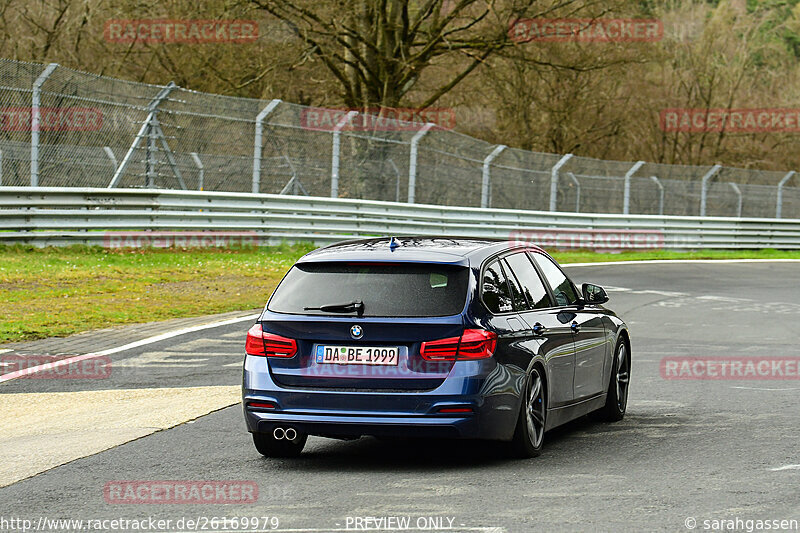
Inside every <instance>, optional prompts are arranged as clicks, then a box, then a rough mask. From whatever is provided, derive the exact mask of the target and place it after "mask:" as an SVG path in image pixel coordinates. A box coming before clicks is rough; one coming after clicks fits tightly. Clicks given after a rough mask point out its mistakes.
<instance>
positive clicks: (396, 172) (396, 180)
mask: <svg viewBox="0 0 800 533" xmlns="http://www.w3.org/2000/svg"><path fill="white" fill-rule="evenodd" d="M389 164H390V165H391V166H392V170H394V187H395V192H394V201H395V202H399V201H400V169H398V168H397V165H395V164H394V160H393V159H389Z"/></svg>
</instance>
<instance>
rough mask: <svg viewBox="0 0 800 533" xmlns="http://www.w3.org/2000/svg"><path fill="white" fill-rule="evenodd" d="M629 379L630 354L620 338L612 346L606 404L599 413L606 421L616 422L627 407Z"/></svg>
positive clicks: (623, 415)
mask: <svg viewBox="0 0 800 533" xmlns="http://www.w3.org/2000/svg"><path fill="white" fill-rule="evenodd" d="M630 380H631V355H630V351H629V350H628V345H627V344H625V341H623V340H622V339H620V340H619V341H617V346H616V348H614V362H613V366H612V367H611V378H610V379H609V383H608V394H607V395H606V405H605V406H604V407H603V408H602V409H601V410H600V414H601V416H602V418H603V420H605V421H606V422H618V421H620V420H622V419H623V418H624V417H625V411H626V410H627V409H628V388H629V385H630Z"/></svg>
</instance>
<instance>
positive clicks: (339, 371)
mask: <svg viewBox="0 0 800 533" xmlns="http://www.w3.org/2000/svg"><path fill="white" fill-rule="evenodd" d="M607 301H608V297H607V295H606V293H605V291H604V290H603V289H602V287H599V286H597V285H592V284H588V283H586V284H583V286H582V288H581V290H578V289H577V287H576V286H575V285H574V284H573V282H572V281H571V280H570V279H569V278H568V277H567V276H566V274H564V272H563V271H562V269H561V268H560V267H559V265H558V264H557V263H556V262H555V261H554V260H553V259H552V258H551V257H550V256H549V255H547V254H546V253H545V252H544V251H543V250H541V249H540V248H537V247H534V246H521V245H520V246H517V245H512V244H510V243H509V242H499V241H491V240H481V239H473V238H452V239H451V238H422V237H401V238H395V237H392V238H376V239H366V240H357V241H348V242H342V243H339V244H334V245H331V246H328V247H325V248H321V249H318V250H315V251H313V252H311V253H309V254H307V255H305V256H304V257H302V258H301V259H300V260H299V261H298V262H297V263H296V264H295V265H294V266H293V267H292V268H291V269H290V270H289V272H288V273H287V274H286V276H285V277H284V278H283V280H282V281H281V283H280V284H279V285H278V287H277V289H276V290H275V292H274V293H273V295H272V297H271V298H270V300H269V302H268V304H267V306H266V308H265V309H264V311H263V313H262V314H261V316H260V317H259V319H258V321H257V322H256V324H255V325H254V326H253V327H252V328H251V329H250V331H249V332H248V334H247V342H246V349H245V351H246V356H245V361H244V381H243V408H244V414H245V420H246V422H247V428H248V430H249V431H250V432H251V433H252V434H253V440H254V442H255V446H256V448H257V450H258V451H259V452H260V453H262V454H263V455H266V456H271V457H281V456H283V457H285V456H293V455H297V454H299V453H300V452H301V451H302V449H303V447H304V446H305V443H306V439H307V437H308V436H309V435H318V436H323V437H332V438H354V437H359V436H363V435H373V436H377V437H393V436H395V437H397V436H399V437H445V438H451V437H452V438H474V439H495V440H502V441H509V448H510V449H511V450H512V451H513V452H514V453H515V455H518V456H523V457H532V456H536V455H538V454H539V453H540V452H541V450H542V445H543V443H544V434H545V432H546V431H547V430H550V429H552V428H554V427H556V426H558V425H561V424H564V423H566V422H568V421H570V420H573V419H575V418H578V417H580V416H583V415H586V414H589V413H592V412H597V413H599V414H601V415H602V416H603V417H604V418H605V419H607V420H610V421H615V420H620V419H622V417H623V416H624V414H625V409H626V406H627V398H628V384H629V376H630V366H631V361H630V353H631V352H630V338H629V335H628V330H627V327H626V325H625V323H624V322H623V321H622V320H621V319H620V318H618V317H617V316H616V315H615V314H614V313H613V312H612V311H610V310H609V309H607V308H605V307H604V306H603V304H605V303H606V302H607Z"/></svg>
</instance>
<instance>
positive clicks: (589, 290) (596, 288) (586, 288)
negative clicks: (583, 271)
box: [581, 283, 608, 305]
mask: <svg viewBox="0 0 800 533" xmlns="http://www.w3.org/2000/svg"><path fill="white" fill-rule="evenodd" d="M581 292H583V301H584V303H585V304H586V305H600V304H604V303H606V302H607V301H608V294H606V290H605V289H604V288H603V287H601V286H600V285H594V284H592V283H584V284H583V286H582V287H581Z"/></svg>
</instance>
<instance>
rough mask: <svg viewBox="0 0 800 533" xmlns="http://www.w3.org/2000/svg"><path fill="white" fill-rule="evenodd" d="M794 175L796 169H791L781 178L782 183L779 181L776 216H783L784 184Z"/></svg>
mask: <svg viewBox="0 0 800 533" xmlns="http://www.w3.org/2000/svg"><path fill="white" fill-rule="evenodd" d="M794 175H795V171H794V170H790V171H789V172H787V173H786V175H785V176H784V177H783V178H781V181H780V183H778V203H777V204H776V205H775V218H781V211H783V186H784V185H786V182H787V181H789V180H790V179H792V176H794Z"/></svg>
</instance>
